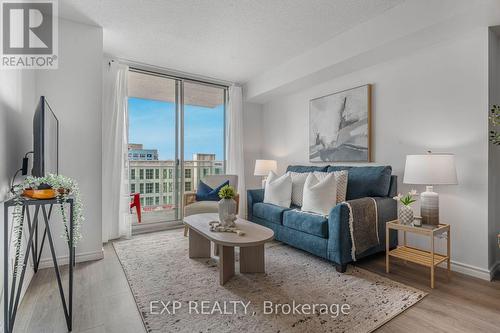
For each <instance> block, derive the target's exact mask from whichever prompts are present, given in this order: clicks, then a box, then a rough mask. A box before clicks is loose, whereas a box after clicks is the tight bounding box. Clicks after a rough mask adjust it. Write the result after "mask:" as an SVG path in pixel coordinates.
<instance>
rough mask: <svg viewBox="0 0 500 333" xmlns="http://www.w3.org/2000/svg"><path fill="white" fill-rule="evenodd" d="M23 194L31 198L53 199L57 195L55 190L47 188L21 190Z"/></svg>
mask: <svg viewBox="0 0 500 333" xmlns="http://www.w3.org/2000/svg"><path fill="white" fill-rule="evenodd" d="M23 196H25V197H28V198H32V199H42V200H43V199H54V198H55V197H56V196H57V192H56V190H54V189H52V188H49V189H43V190H34V189H26V190H24V191H23Z"/></svg>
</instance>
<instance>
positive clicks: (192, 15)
mask: <svg viewBox="0 0 500 333" xmlns="http://www.w3.org/2000/svg"><path fill="white" fill-rule="evenodd" d="M403 1H404V0H248V1H246V0H240V1H236V0H205V1H200V0H175V1H173V0H168V1H160V0H155V1H152V0H150V1H139V0H135V1H134V0H60V2H59V3H60V8H59V12H60V15H61V16H62V17H64V18H67V19H70V20H74V21H79V22H83V23H89V24H94V25H98V26H102V27H103V30H104V52H105V53H108V54H111V55H114V56H117V57H120V58H124V59H128V60H133V61H138V62H143V63H146V64H150V65H155V66H161V67H166V68H169V69H174V70H178V71H183V72H188V73H192V74H197V75H203V76H207V77H212V78H217V79H221V80H227V81H233V82H239V83H244V82H247V81H248V80H249V79H251V78H252V77H254V76H256V75H258V74H261V73H263V72H265V71H266V70H268V69H271V68H273V67H274V66H277V65H279V64H282V63H283V62H285V61H287V60H289V59H291V58H293V57H295V56H298V55H300V54H302V53H304V52H306V51H307V50H308V49H311V48H313V47H316V46H318V45H320V44H322V43H323V42H326V41H327V40H329V39H331V38H333V37H334V36H336V35H338V34H340V33H342V32H344V31H346V30H348V29H350V28H352V27H354V26H356V25H358V24H360V23H362V22H364V21H367V20H369V19H371V18H373V17H375V16H377V15H380V14H381V13H383V12H385V11H387V10H388V9H390V8H392V7H394V6H396V5H398V4H401V3H402V2H403Z"/></svg>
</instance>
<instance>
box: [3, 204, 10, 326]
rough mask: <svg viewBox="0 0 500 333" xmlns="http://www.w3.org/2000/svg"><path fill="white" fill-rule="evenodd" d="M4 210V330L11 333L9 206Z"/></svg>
mask: <svg viewBox="0 0 500 333" xmlns="http://www.w3.org/2000/svg"><path fill="white" fill-rule="evenodd" d="M3 211H4V213H3V331H4V332H5V333H9V223H8V218H9V206H7V205H5V206H4V208H3Z"/></svg>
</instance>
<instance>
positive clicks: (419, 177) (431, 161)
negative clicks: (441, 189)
mask: <svg viewBox="0 0 500 333" xmlns="http://www.w3.org/2000/svg"><path fill="white" fill-rule="evenodd" d="M403 183H405V184H417V185H453V184H458V180H457V170H456V168H455V155H453V154H426V155H407V156H406V165H405V175H404V179H403Z"/></svg>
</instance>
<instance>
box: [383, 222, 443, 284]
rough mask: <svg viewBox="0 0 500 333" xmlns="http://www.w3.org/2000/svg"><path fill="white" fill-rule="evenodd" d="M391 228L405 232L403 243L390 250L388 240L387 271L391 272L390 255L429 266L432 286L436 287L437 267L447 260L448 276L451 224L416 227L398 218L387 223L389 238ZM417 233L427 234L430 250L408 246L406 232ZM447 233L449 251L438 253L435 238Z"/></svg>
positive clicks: (387, 235) (387, 237) (387, 236)
mask: <svg viewBox="0 0 500 333" xmlns="http://www.w3.org/2000/svg"><path fill="white" fill-rule="evenodd" d="M390 230H399V231H402V232H403V245H402V246H398V247H397V248H395V249H393V250H390V249H389V242H386V262H385V263H386V272H387V273H389V272H390V257H393V258H399V259H402V260H405V261H409V262H412V263H415V264H419V265H422V266H425V267H429V268H430V270H431V288H434V272H435V268H436V267H437V266H438V265H439V264H441V263H443V262H446V266H447V270H448V278H449V277H450V274H451V267H450V264H451V262H450V259H451V257H450V247H451V246H450V225H449V224H439V225H437V226H422V227H414V226H412V225H405V224H400V223H399V221H398V220H395V221H391V222H387V223H386V239H389V231H390ZM407 232H410V233H415V234H419V235H422V236H427V237H429V238H430V250H429V251H427V250H423V249H418V248H415V247H411V246H408V245H407V244H406V233H407ZM440 235H446V239H447V253H446V254H440V253H436V252H435V249H434V239H435V237H437V236H440Z"/></svg>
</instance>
